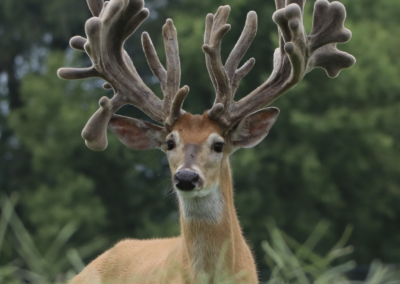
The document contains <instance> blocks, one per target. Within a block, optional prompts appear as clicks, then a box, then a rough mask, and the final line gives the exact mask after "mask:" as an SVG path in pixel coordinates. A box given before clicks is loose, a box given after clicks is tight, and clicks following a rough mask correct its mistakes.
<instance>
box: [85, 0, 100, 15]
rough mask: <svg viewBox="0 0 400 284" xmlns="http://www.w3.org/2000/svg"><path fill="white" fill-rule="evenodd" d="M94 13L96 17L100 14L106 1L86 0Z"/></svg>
mask: <svg viewBox="0 0 400 284" xmlns="http://www.w3.org/2000/svg"><path fill="white" fill-rule="evenodd" d="M86 2H87V4H88V6H89V9H90V11H91V12H92V15H93V16H94V17H98V16H100V13H101V10H102V9H103V5H104V1H103V0H87V1H86Z"/></svg>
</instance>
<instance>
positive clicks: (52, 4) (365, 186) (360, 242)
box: [0, 0, 400, 283]
mask: <svg viewBox="0 0 400 284" xmlns="http://www.w3.org/2000/svg"><path fill="white" fill-rule="evenodd" d="M273 2H274V1H267V2H265V3H260V1H258V0H248V1H244V0H234V1H229V3H228V2H226V1H221V0H218V1H210V0H206V1H193V0H181V1H166V2H164V1H146V6H148V7H150V9H151V14H152V16H151V17H150V19H148V20H147V21H146V22H145V23H144V24H143V26H142V27H141V28H140V29H139V30H138V31H137V33H135V34H134V35H133V37H132V38H131V39H130V40H129V41H128V42H127V45H126V46H127V49H128V51H129V53H130V54H131V56H132V58H133V61H134V62H135V65H136V67H137V69H138V71H139V73H140V74H141V75H142V76H143V77H144V79H145V81H146V83H147V84H148V85H149V86H150V87H151V88H152V89H153V90H155V91H156V92H157V93H158V94H160V88H159V86H158V84H157V83H155V82H154V80H153V77H152V75H151V72H150V70H149V68H148V67H147V63H146V59H145V57H144V54H143V52H142V50H141V46H140V45H141V44H140V33H141V32H142V31H143V30H146V31H148V32H149V33H150V35H151V36H152V39H153V41H154V44H155V46H156V49H157V51H158V54H159V55H160V57H161V60H162V61H163V62H164V61H165V58H164V50H163V41H162V36H161V27H162V25H163V23H164V22H165V19H166V18H173V19H174V23H175V25H176V27H177V30H178V36H179V42H180V54H181V64H182V85H183V84H188V85H189V86H190V88H191V92H190V94H189V97H188V99H187V100H186V102H185V104H184V108H185V109H186V110H188V111H191V112H193V113H201V112H203V111H204V110H206V109H208V108H210V106H211V104H212V102H213V99H214V90H213V88H212V84H211V82H210V80H209V77H208V74H207V71H206V67H205V61H204V54H203V52H202V50H201V46H202V43H203V30H204V19H205V16H206V14H207V13H209V12H214V11H215V10H216V9H217V7H218V6H219V5H223V4H229V5H231V7H232V12H231V16H230V19H229V23H230V24H232V30H231V31H230V32H229V33H228V34H227V35H226V36H225V38H224V41H223V50H222V54H223V58H225V59H226V58H227V56H228V54H229V52H230V50H231V48H232V47H233V46H234V44H235V42H236V40H237V38H238V37H239V36H240V33H241V29H242V27H243V24H244V22H245V18H246V13H247V12H248V11H249V10H255V11H257V13H258V15H259V30H258V34H257V37H256V39H255V42H254V43H253V45H252V46H251V48H250V50H249V51H248V53H247V54H246V56H245V58H244V60H246V59H248V58H249V57H255V58H256V60H257V64H256V66H255V67H254V69H253V70H252V71H251V72H250V74H249V75H248V76H247V77H246V78H245V80H244V81H243V82H242V83H241V86H240V88H239V90H238V95H237V96H238V98H240V97H243V96H244V95H246V94H248V93H249V92H250V91H251V90H253V89H254V88H256V87H257V86H258V85H260V84H261V83H262V82H264V81H265V80H266V79H267V77H268V75H269V72H271V70H272V54H273V50H274V48H275V47H276V46H277V32H276V25H275V24H274V23H273V22H272V20H271V16H272V13H273V12H274V10H275V7H274V3H273ZM342 2H343V3H344V4H345V6H346V7H347V11H348V13H347V14H348V19H347V21H346V27H348V28H349V29H351V30H352V32H353V39H352V40H351V41H350V43H348V44H345V45H343V46H340V48H341V49H344V50H346V51H348V52H350V53H351V54H353V55H355V57H356V58H357V64H356V65H355V66H354V67H353V68H352V69H349V70H343V71H342V73H341V74H340V76H339V77H338V78H336V79H334V80H330V79H328V78H327V76H326V74H325V73H324V71H322V70H315V71H313V72H312V73H311V74H308V75H307V76H306V77H305V79H304V81H303V82H301V83H300V84H299V85H298V86H296V87H295V88H294V89H293V90H291V91H290V92H289V93H288V94H287V95H285V96H284V97H282V98H281V99H279V100H278V101H277V102H276V103H274V105H275V106H278V107H279V108H280V109H281V115H280V118H279V119H278V121H277V123H276V125H275V126H274V128H273V129H272V130H271V133H270V134H269V136H268V137H267V139H266V140H265V141H264V142H262V143H261V144H260V145H258V146H257V147H255V148H253V149H246V150H240V151H238V152H237V153H235V154H234V155H233V157H232V160H231V161H232V166H233V177H234V181H235V189H236V205H237V210H238V212H239V216H240V219H241V224H242V225H243V229H244V232H245V235H246V238H247V239H248V240H249V242H250V243H251V244H252V247H253V250H254V251H255V253H256V256H257V259H258V260H259V261H258V263H259V270H260V271H263V270H265V269H267V266H266V265H265V264H264V262H262V261H260V260H261V259H264V253H263V251H262V249H261V245H260V244H261V243H262V241H263V240H264V239H265V236H266V234H267V230H266V228H265V224H266V223H267V221H268V220H269V218H270V217H273V218H274V220H276V223H277V226H278V227H279V228H282V230H283V231H285V232H287V233H288V235H291V236H293V237H294V239H297V240H301V241H304V240H306V238H307V236H308V234H309V232H310V231H311V230H312V229H313V228H314V227H315V226H316V225H317V224H318V222H319V221H320V220H321V219H324V220H327V221H328V222H329V223H330V224H331V226H330V227H329V229H327V233H326V237H325V239H324V242H321V243H319V244H318V245H317V246H316V247H315V249H314V250H315V251H316V253H321V252H322V251H326V250H328V249H329V248H330V247H332V246H333V245H334V243H335V241H336V240H337V239H338V238H339V237H340V236H341V234H342V231H343V230H344V228H345V225H346V224H349V223H351V224H352V225H353V226H354V228H355V230H354V234H353V235H352V236H351V238H350V239H349V243H351V244H352V245H353V246H354V248H355V252H354V258H355V259H356V260H357V261H358V263H360V264H366V263H370V262H371V261H372V260H373V259H374V258H380V259H381V260H382V261H383V262H386V263H389V262H399V259H400V239H399V238H398V235H399V233H400V232H399V226H398V224H399V223H400V217H399V216H400V207H399V206H398V204H399V202H400V163H399V162H398V160H399V156H400V144H399V143H398V141H399V140H400V127H399V121H400V97H399V93H400V81H399V80H398V78H399V77H400V69H399V64H400V55H399V53H398V46H399V44H400V38H399V37H396V36H394V35H395V34H397V33H398V28H399V24H400V23H399V17H398V15H397V11H398V10H399V8H400V7H399V5H400V2H399V1H398V0H382V1H373V0H365V1H363V2H362V3H361V2H360V1H351V0H343V1H342ZM85 5H86V4H85V1H83V0H73V1H66V0H57V1H48V0H46V1H36V0H18V1H14V0H1V1H0V36H1V40H0V51H1V52H0V76H2V74H7V76H8V79H7V81H6V82H5V83H4V82H3V83H2V82H1V80H0V110H3V109H6V111H2V113H1V114H0V132H1V136H0V190H1V191H2V192H13V191H18V192H19V194H20V196H21V198H20V199H21V201H20V203H19V205H18V206H17V211H18V212H19V215H20V216H21V219H22V220H23V222H24V224H26V226H27V228H28V229H29V231H30V233H31V238H32V242H33V243H34V244H35V245H36V246H37V247H38V250H39V251H45V249H46V248H48V244H49V243H51V242H52V241H53V240H54V239H56V238H57V236H58V234H59V232H60V231H61V230H62V229H63V228H65V224H69V223H70V222H72V223H71V224H79V225H80V226H79V229H78V230H77V232H76V233H75V234H74V235H73V237H71V238H70V239H69V240H68V246H69V247H79V246H80V245H81V244H83V243H86V242H87V241H88V240H91V239H93V238H95V237H102V238H104V239H105V240H106V241H107V246H110V245H111V244H112V243H113V242H115V241H117V240H119V239H122V238H127V237H134V238H149V237H163V236H171V235H176V234H178V233H179V226H178V211H177V206H176V201H175V198H174V197H171V196H170V194H168V192H169V191H168V189H169V187H170V174H169V169H168V165H167V162H166V159H165V158H164V156H163V154H162V153H161V152H159V151H148V152H139V151H133V150H131V149H127V148H126V147H125V146H123V145H121V144H120V143H119V142H118V141H117V140H116V139H115V138H114V137H112V136H111V135H110V137H109V139H110V141H109V142H110V143H109V147H108V149H107V150H106V151H104V152H101V153H97V152H96V153H95V152H91V151H90V150H88V149H87V148H86V147H85V145H84V142H83V140H82V139H81V138H80V132H81V129H82V128H83V126H84V124H85V123H86V121H87V119H88V118H89V117H90V116H91V114H92V113H93V112H94V111H95V110H96V109H97V101H98V100H99V98H100V97H101V96H103V95H111V94H110V93H107V92H106V91H104V90H102V89H101V88H100V85H101V82H100V81H99V80H89V81H85V82H65V81H61V80H59V79H58V78H57V77H56V70H57V68H59V67H61V66H78V65H79V63H78V62H84V63H82V65H85V66H86V65H87V64H88V61H87V58H86V57H84V56H79V55H77V53H74V52H72V51H71V50H70V49H68V50H67V52H65V53H62V52H61V51H60V49H64V48H65V47H66V46H67V41H68V39H69V38H70V37H71V36H73V35H76V34H80V35H82V36H83V35H84V30H83V26H84V21H85V19H86V18H87V17H89V12H88V9H87V8H86V7H85ZM312 6H313V1H307V4H306V16H305V23H306V28H307V30H310V29H311V12H312ZM49 36H50V37H49ZM49 39H52V40H49ZM1 78H2V77H1ZM3 85H5V87H4V86H3ZM7 104H8V105H9V106H10V109H9V112H10V114H8V112H7V108H5V107H4V106H5V105H7ZM121 112H122V113H124V114H127V115H131V116H133V117H136V118H142V119H147V118H146V117H145V116H144V115H143V113H141V112H140V111H138V110H136V109H134V108H129V107H128V108H124V109H123V110H121ZM17 189H18V190H17ZM165 195H167V198H165ZM4 216H5V214H4V212H2V217H4ZM71 226H72V225H71ZM66 230H67V229H66ZM1 232H2V231H1V227H0V237H1ZM283 238H284V240H285V241H286V242H287V243H289V244H290V245H292V243H291V242H290V240H289V239H287V238H286V237H285V236H283ZM280 244H282V242H280ZM264 246H265V245H264ZM270 247H271V248H273V249H274V250H278V251H279V250H280V249H282V248H283V247H279V246H278V243H276V246H275V247H274V242H273V241H271V245H270ZM290 248H291V249H293V250H294V251H295V252H294V254H296V250H297V249H298V248H297V247H292V246H290ZM283 252H285V253H286V252H287V251H286V250H285V251H279V253H283ZM17 255H18V252H17V251H15V250H12V249H10V248H8V247H5V246H4V244H3V254H1V255H0V261H1V263H2V264H4V263H7V262H9V261H10V260H11V259H13V258H15V257H17ZM64 255H66V254H64ZM288 259H289V260H288V261H289V262H290V258H288ZM300 259H301V258H300ZM375 266H376V267H380V266H379V265H378V264H376V265H375ZM4 269H5V270H2V272H0V273H12V272H11V271H12V270H10V267H8V266H7V267H6V268H4ZM302 269H303V268H302ZM382 269H385V268H377V271H378V272H376V273H378V274H379V273H381V271H382ZM1 275H3V274H1ZM374 275H376V274H374ZM283 279H284V280H282V281H289V280H287V279H286V278H283ZM285 279H286V280H285ZM10 281H11V280H10ZM296 281H297V280H296ZM371 281H372V280H371ZM373 281H375V280H373ZM8 283H11V282H8ZM285 283H286V282H285ZM371 283H372V282H371ZM373 283H376V282H373Z"/></svg>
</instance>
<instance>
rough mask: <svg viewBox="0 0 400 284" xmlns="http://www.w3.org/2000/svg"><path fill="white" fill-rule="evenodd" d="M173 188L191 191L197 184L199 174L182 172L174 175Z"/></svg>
mask: <svg viewBox="0 0 400 284" xmlns="http://www.w3.org/2000/svg"><path fill="white" fill-rule="evenodd" d="M174 182H175V186H176V187H177V188H179V189H180V190H186V191H189V190H192V189H194V188H195V187H196V185H197V184H198V182H199V174H198V173H196V172H194V171H189V170H182V171H179V172H177V173H176V174H175V177H174Z"/></svg>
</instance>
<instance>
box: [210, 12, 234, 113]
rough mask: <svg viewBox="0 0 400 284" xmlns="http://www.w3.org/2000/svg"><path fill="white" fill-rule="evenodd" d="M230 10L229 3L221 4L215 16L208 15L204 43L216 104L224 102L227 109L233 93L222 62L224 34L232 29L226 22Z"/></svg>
mask: <svg viewBox="0 0 400 284" xmlns="http://www.w3.org/2000/svg"><path fill="white" fill-rule="evenodd" d="M230 10H231V8H230V7H229V6H228V5H227V6H221V7H219V9H218V11H217V13H216V14H215V15H214V16H213V17H212V16H210V14H209V15H207V20H206V23H207V26H206V35H205V42H206V43H205V44H204V45H203V51H204V52H205V53H206V58H207V59H206V60H207V67H208V72H209V73H210V77H211V78H212V79H213V78H214V79H213V83H214V88H215V90H216V99H215V104H222V105H223V106H224V108H226V109H229V104H230V99H231V96H232V95H231V86H230V81H229V78H228V75H227V74H226V71H225V68H224V65H223V64H222V59H221V42H222V38H223V36H224V35H225V34H226V33H227V32H228V31H229V30H230V29H231V26H230V25H227V24H226V21H227V19H228V16H229V13H230ZM211 17H212V20H211ZM211 23H212V25H211V27H210V24H211ZM207 42H208V43H207Z"/></svg>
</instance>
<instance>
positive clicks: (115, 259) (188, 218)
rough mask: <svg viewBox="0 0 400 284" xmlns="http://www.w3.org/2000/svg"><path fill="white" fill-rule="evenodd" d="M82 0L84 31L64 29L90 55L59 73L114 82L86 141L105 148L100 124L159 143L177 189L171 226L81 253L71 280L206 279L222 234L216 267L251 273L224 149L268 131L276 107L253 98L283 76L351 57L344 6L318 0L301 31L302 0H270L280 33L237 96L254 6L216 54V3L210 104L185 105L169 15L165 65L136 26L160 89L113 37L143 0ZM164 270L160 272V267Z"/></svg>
mask: <svg viewBox="0 0 400 284" xmlns="http://www.w3.org/2000/svg"><path fill="white" fill-rule="evenodd" d="M87 2H88V5H89V8H90V10H91V12H92V13H93V16H94V17H93V18H90V19H89V20H88V21H87V22H86V34H87V39H86V38H83V37H73V38H72V39H71V42H70V44H71V46H72V47H73V48H75V49H78V50H82V51H86V53H87V54H88V55H89V56H90V58H91V60H92V62H93V66H92V67H90V68H84V69H73V68H61V69H60V70H59V71H58V76H59V77H60V78H63V79H69V80H73V79H83V78H89V77H99V78H102V79H104V80H105V81H106V83H105V84H104V88H105V89H109V88H113V89H114V92H115V93H114V96H113V98H112V99H108V98H107V97H103V98H101V99H100V103H99V104H100V108H99V110H98V111H97V112H96V113H95V114H94V115H93V116H92V118H90V120H89V121H88V123H87V125H86V126H85V128H84V130H83V132H82V136H83V138H84V139H85V140H86V145H87V146H88V147H89V148H90V149H93V150H96V151H101V150H104V149H105V148H106V147H107V135H106V131H107V127H108V128H109V129H110V130H111V131H112V132H113V133H114V134H115V135H117V137H118V138H119V140H120V141H121V142H122V143H124V144H125V145H127V146H129V147H131V148H133V149H138V150H145V149H156V148H158V149H161V150H162V151H164V152H165V153H166V155H167V157H168V161H169V165H170V168H171V174H172V183H173V185H174V189H175V191H176V193H177V196H178V199H179V209H180V223H181V236H180V237H177V238H169V239H153V240H144V241H141V240H125V241H122V242H120V243H118V244H117V245H116V246H115V247H113V248H112V249H110V250H108V251H106V252H105V253H103V254H102V255H101V256H99V257H98V258H97V259H96V260H94V261H93V262H92V263H91V264H89V265H88V266H87V267H86V268H85V269H84V271H83V272H82V273H80V274H79V275H78V276H76V277H75V278H74V279H73V280H72V282H71V283H74V284H78V283H79V284H81V283H85V284H99V283H113V284H115V283H162V282H163V281H164V280H165V281H166V283H196V281H197V280H198V279H199V277H200V276H201V275H203V274H208V275H209V276H210V279H211V280H210V282H215V280H213V279H215V277H216V275H215V268H216V265H217V260H218V258H219V256H220V253H221V249H222V247H223V244H224V243H227V244H228V245H227V249H226V256H225V259H224V261H223V268H224V269H225V270H226V271H230V273H232V275H234V274H236V273H238V272H240V271H245V272H246V273H245V274H244V275H242V276H241V277H238V278H240V279H238V280H241V281H243V283H258V280H257V272H256V266H255V263H254V259H253V256H252V253H251V251H250V249H249V247H248V245H247V243H246V241H245V239H244V237H243V234H242V231H241V228H240V225H239V222H238V219H237V216H236V211H235V207H234V202H233V189H232V177H231V171H230V166H229V159H228V157H229V155H230V154H232V153H233V152H235V150H237V149H239V148H249V147H253V146H255V145H257V144H258V143H260V142H261V141H262V140H263V139H264V137H266V136H267V134H268V132H269V130H270V129H271V127H272V125H273V124H274V123H275V121H276V119H277V117H278V114H279V110H278V109H277V108H272V107H271V108H264V107H266V106H268V105H269V104H270V103H271V102H273V101H274V100H275V99H277V98H278V97H279V96H280V95H282V94H284V93H285V92H286V91H288V90H289V89H291V88H293V87H294V86H295V85H296V84H297V83H298V82H299V81H300V80H301V79H302V78H303V77H304V75H305V74H306V73H307V72H309V71H311V70H312V69H313V68H316V67H321V68H324V69H325V70H326V72H327V73H328V75H329V76H330V77H336V76H337V75H338V74H339V72H340V70H341V69H343V68H349V67H351V66H352V65H353V64H354V63H355V58H354V57H353V56H351V55H349V54H347V53H345V52H341V51H339V50H338V49H337V48H336V44H337V43H344V42H347V41H348V40H350V38H351V32H350V31H349V30H347V29H345V28H344V20H345V18H346V11H345V8H344V6H343V5H342V4H340V3H338V2H332V3H329V2H328V1H327V0H317V1H316V3H315V7H314V22H313V28H312V32H311V34H310V35H307V34H306V33H305V30H304V27H303V19H302V17H303V8H304V4H305V0H275V2H276V7H277V11H276V12H275V13H274V15H273V20H274V21H275V23H276V24H277V25H278V27H279V29H278V30H279V36H280V43H279V48H277V49H276V51H275V55H274V69H273V72H272V74H271V76H270V78H269V79H268V80H267V81H266V82H265V83H263V84H262V85H261V86H260V87H258V88H257V89H255V90H254V91H253V92H251V93H250V94H249V95H247V96H246V97H244V98H243V99H241V100H239V101H234V94H235V92H236V90H237V88H238V86H239V82H240V80H241V79H242V78H243V77H244V76H245V75H247V74H248V73H249V71H250V70H251V68H252V67H253V66H254V63H255V60H254V59H253V58H252V59H250V60H248V61H247V62H246V63H244V64H243V66H242V67H240V68H238V65H239V62H240V61H241V59H242V58H243V56H244V54H245V52H246V51H247V49H248V48H249V46H250V44H251V42H252V41H253V38H254V36H255V34H256V31H257V14H256V13H255V12H250V13H249V14H248V16H247V21H246V25H245V28H244V30H243V33H242V35H241V36H240V38H239V40H238V42H237V44H236V46H235V47H234V48H233V50H232V52H231V53H230V55H229V57H228V59H227V61H226V63H225V65H224V64H223V63H222V59H221V54H220V49H221V41H222V38H223V36H224V35H225V34H226V33H227V32H228V31H229V30H230V28H231V27H230V25H228V24H226V22H227V19H228V15H229V12H230V7H229V6H222V7H220V8H219V9H218V11H217V13H216V14H215V15H213V14H208V15H207V18H206V25H205V26H206V27H205V30H206V31H205V36H204V45H203V50H204V52H205V54H206V64H207V69H208V72H209V74H210V77H211V81H212V82H213V84H214V87H215V91H216V99H215V102H214V105H213V107H212V108H211V109H210V110H209V111H206V112H205V113H204V114H202V115H192V114H189V113H187V112H185V111H184V110H182V108H181V107H182V103H183V101H184V99H185V97H186V95H187V94H188V92H189V88H188V87H187V86H184V87H182V88H180V77H181V74H180V62H179V54H178V53H179V52H178V38H177V33H176V29H175V27H174V25H173V22H172V20H170V19H168V20H167V22H166V24H165V25H164V27H163V29H162V34H163V37H164V43H165V52H166V58H167V64H166V67H167V68H166V69H165V68H164V67H163V65H162V64H161V63H160V60H159V59H158V57H157V54H156V51H155V49H154V46H153V44H152V42H151V40H150V37H149V35H148V34H147V33H143V35H142V44H143V49H144V52H145V54H146V57H147V61H148V64H149V66H150V68H151V70H152V71H153V73H154V75H155V76H156V77H157V78H158V80H159V81H160V84H161V88H162V91H163V93H164V100H160V99H159V98H158V97H157V96H156V95H155V94H154V93H153V92H152V91H151V90H150V89H149V88H148V87H147V86H146V85H145V84H144V82H143V81H142V79H141V78H140V76H139V75H138V73H137V71H136V69H135V67H134V65H133V63H132V61H131V59H130V57H129V55H128V54H127V53H126V51H125V50H124V47H123V45H124V42H125V40H126V39H127V38H128V37H129V36H130V35H131V34H132V33H133V32H134V31H135V30H136V29H137V28H138V27H139V25H140V24H141V23H142V22H143V21H144V20H145V19H146V18H147V17H148V15H149V11H148V10H147V9H146V8H143V6H144V2H143V0H111V1H106V2H104V3H103V0H87ZM125 104H132V105H134V106H136V107H137V108H139V109H140V110H142V111H143V112H144V113H146V114H147V115H148V116H149V117H151V118H152V119H153V120H155V121H157V122H159V123H161V124H163V126H159V125H155V124H152V123H149V122H144V121H141V120H138V119H134V118H129V117H123V116H119V115H115V114H114V113H115V112H116V111H117V110H118V109H119V108H121V107H122V106H123V105H125ZM163 270H165V271H169V272H168V273H167V274H165V273H164V274H160V273H159V272H160V271H163ZM158 275H160V276H158ZM161 275H163V276H161ZM162 277H164V278H162Z"/></svg>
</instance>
